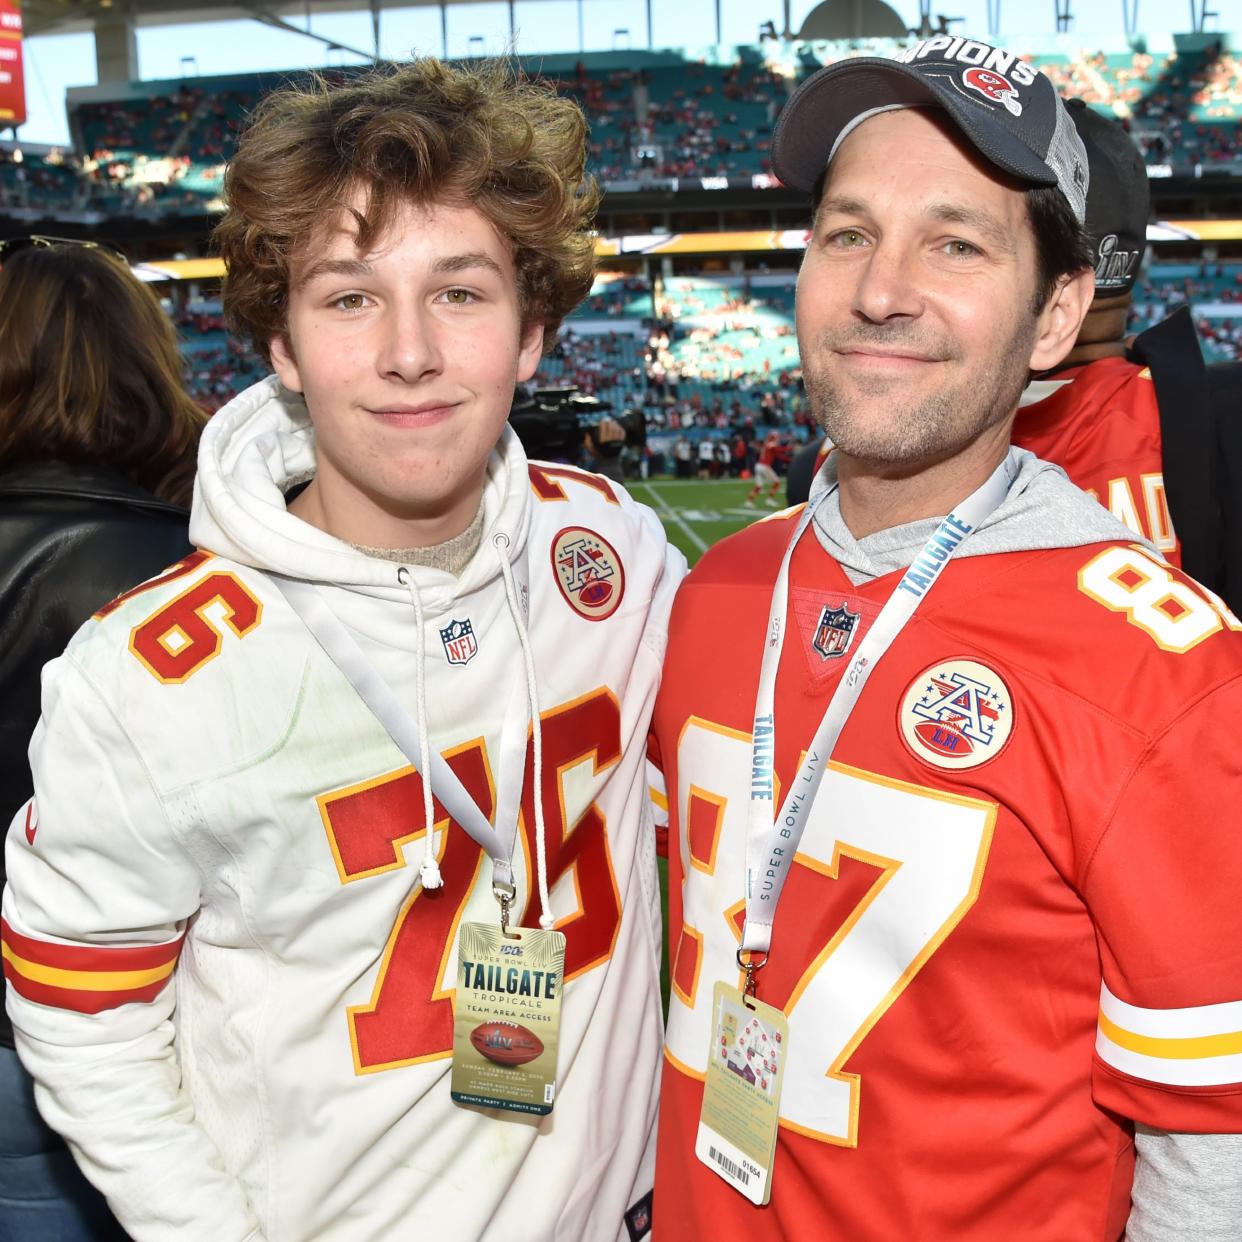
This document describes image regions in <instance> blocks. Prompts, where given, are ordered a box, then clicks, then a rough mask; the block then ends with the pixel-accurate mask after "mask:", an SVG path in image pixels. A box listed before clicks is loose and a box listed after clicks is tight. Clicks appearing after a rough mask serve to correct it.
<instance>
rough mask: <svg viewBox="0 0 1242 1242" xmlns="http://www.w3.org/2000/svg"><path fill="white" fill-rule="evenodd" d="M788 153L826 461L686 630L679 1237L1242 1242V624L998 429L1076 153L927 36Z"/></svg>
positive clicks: (1073, 291)
mask: <svg viewBox="0 0 1242 1242" xmlns="http://www.w3.org/2000/svg"><path fill="white" fill-rule="evenodd" d="M773 163H774V169H775V171H776V174H777V175H778V176H779V177H780V179H781V181H782V182H784V183H785V184H786V185H789V186H793V187H796V188H798V189H801V190H803V191H807V192H809V193H813V195H814V202H815V216H814V224H813V230H812V236H811V241H810V244H809V246H808V249H807V253H806V257H805V259H804V263H803V267H802V271H801V274H800V278H799V284H798V295H797V324H798V335H799V342H800V345H801V351H802V361H803V367H804V371H805V375H806V382H807V391H808V394H809V396H810V400H811V402H812V405H813V408H814V411H815V413H816V417H817V419H818V420H819V422H820V423H821V425H822V426H823V427H824V430H825V431H826V433H827V434H828V435H829V436H830V437H831V439H832V440H833V442H834V443H835V445H836V446H837V451H836V452H835V453H834V454H833V458H832V461H833V462H834V463H835V469H832V468H831V467H830V470H831V473H830V474H828V475H826V476H821V484H822V488H821V491H820V492H819V493H817V495H816V496H815V497H813V505H814V507H813V508H812V507H811V506H807V507H806V508H804V509H799V510H791V511H785V512H783V513H779V514H775V515H773V516H771V517H770V518H768V519H766V520H765V521H762V522H759V523H757V524H756V525H754V526H752V527H750V528H749V529H748V530H746V531H744V532H742V533H740V534H739V535H736V536H734V537H732V538H731V539H729V540H727V541H725V542H724V543H722V544H720V545H719V546H718V547H716V548H714V549H712V550H711V551H710V552H709V553H708V554H707V555H706V556H705V557H704V558H703V559H702V560H701V561H700V563H699V564H698V566H697V567H696V569H695V571H694V573H693V574H692V575H691V576H690V578H689V579H688V580H687V581H686V583H685V585H684V586H683V588H682V592H681V594H680V596H679V598H678V603H677V606H676V608H675V609H674V615H673V621H672V623H671V627H670V639H669V653H668V658H667V664H666V673H665V680H664V683H663V686H662V688H661V692H660V699H659V703H658V705H657V710H656V717H655V730H654V733H655V749H656V750H657V751H658V753H659V755H660V757H661V758H662V763H663V769H664V774H665V777H666V778H667V790H668V802H669V807H670V815H671V824H670V827H671V832H672V837H671V849H670V877H669V881H670V894H671V900H670V905H671V909H670V920H669V926H670V937H669V939H670V951H671V952H670V957H671V976H672V999H671V1003H670V1012H669V1022H668V1032H667V1036H666V1050H665V1055H666V1062H667V1064H666V1066H665V1073H664V1082H663V1088H662V1090H663V1094H662V1098H661V1119H660V1140H659V1153H658V1158H657V1200H658V1201H659V1202H660V1203H661V1213H660V1220H659V1224H658V1228H657V1234H658V1236H663V1237H666V1238H680V1237H704V1238H707V1237H710V1238H714V1239H719V1240H720V1242H730V1240H732V1239H743V1238H745V1239H763V1238H770V1239H776V1238H804V1237H834V1238H850V1239H860V1240H863V1239H866V1240H868V1242H870V1240H871V1239H876V1240H879V1239H885V1240H887V1239H892V1238H911V1239H913V1238H917V1239H928V1240H929V1242H931V1240H935V1242H939V1240H941V1239H949V1238H952V1239H954V1240H955V1242H996V1240H997V1239H1002V1238H1003V1239H1006V1240H1008V1239H1014V1240H1019V1239H1020V1240H1022V1242H1066V1240H1067V1239H1074V1240H1075V1242H1094V1240H1098V1242H1116V1240H1117V1239H1118V1238H1119V1237H1120V1235H1121V1234H1122V1232H1123V1230H1125V1229H1127V1225H1128V1230H1129V1235H1128V1236H1129V1237H1130V1239H1131V1240H1132V1242H1152V1240H1153V1239H1170V1238H1173V1237H1194V1238H1196V1239H1206V1238H1210V1239H1212V1240H1213V1242H1218V1240H1219V1242H1224V1239H1226V1238H1233V1237H1237V1236H1238V1232H1239V1228H1240V1227H1242V1224H1240V1222H1242V1204H1239V1202H1238V1183H1239V1179H1238V1175H1237V1167H1238V1142H1237V1139H1236V1138H1235V1137H1234V1136H1233V1134H1232V1133H1230V1132H1234V1131H1238V1130H1242V1081H1240V1080H1242V1055H1240V1054H1242V1040H1240V1039H1239V1035H1238V1030H1239V1019H1238V1014H1239V1012H1242V1003H1240V1001H1239V998H1242V966H1240V965H1239V961H1238V955H1237V945H1238V944H1239V943H1240V942H1242V914H1240V913H1239V909H1238V902H1237V900H1236V893H1235V892H1234V889H1235V888H1236V884H1235V881H1234V879H1233V877H1234V876H1235V875H1236V874H1237V870H1238V860H1237V851H1238V844H1237V842H1238V833H1237V831H1236V818H1235V811H1234V805H1235V803H1236V797H1237V794H1236V791H1237V778H1238V769H1239V761H1238V752H1237V746H1236V744H1235V742H1234V741H1233V736H1234V728H1233V724H1232V722H1233V720H1234V719H1235V718H1236V715H1237V712H1238V710H1239V708H1240V707H1242V640H1240V639H1239V637H1238V636H1237V634H1236V632H1235V631H1237V630H1238V629H1239V628H1242V623H1239V622H1238V620H1237V619H1236V618H1235V617H1234V616H1233V615H1232V614H1230V613H1227V612H1224V611H1222V609H1221V608H1220V607H1219V606H1218V605H1217V604H1216V602H1215V601H1213V600H1212V599H1211V598H1209V597H1207V596H1205V595H1204V594H1203V593H1201V592H1200V591H1199V590H1198V589H1197V588H1196V587H1195V586H1194V585H1193V584H1192V583H1190V582H1189V581H1188V580H1186V579H1185V578H1183V577H1182V576H1181V575H1180V574H1179V573H1178V571H1176V570H1174V569H1171V568H1169V567H1168V566H1166V565H1165V564H1164V563H1163V562H1162V561H1161V560H1160V559H1158V558H1157V557H1156V556H1155V555H1154V554H1153V553H1152V552H1151V551H1149V550H1147V549H1146V548H1144V547H1142V546H1139V545H1136V544H1135V542H1134V535H1133V533H1132V532H1131V531H1130V530H1128V529H1127V528H1126V527H1125V526H1123V525H1122V524H1121V523H1119V522H1117V521H1116V519H1114V518H1113V517H1111V515H1109V514H1108V513H1107V512H1106V511H1105V510H1104V509H1102V508H1101V507H1100V506H1098V505H1097V504H1096V503H1095V502H1094V501H1092V500H1091V499H1090V498H1089V497H1087V496H1085V495H1084V494H1083V493H1082V492H1081V491H1079V490H1078V489H1077V488H1075V487H1073V486H1072V485H1071V484H1070V483H1069V482H1068V481H1067V480H1066V479H1065V478H1064V476H1063V475H1062V474H1061V472H1060V471H1059V470H1057V469H1056V468H1055V467H1052V466H1049V465H1047V464H1045V463H1043V462H1041V461H1039V460H1038V459H1037V458H1034V457H1033V456H1031V455H1030V454H1028V453H1024V452H1022V451H1021V450H1016V449H1015V450H1011V449H1010V447H1009V439H1010V429H1011V427H1012V423H1013V418H1014V413H1015V410H1016V409H1017V405H1018V400H1019V397H1020V395H1021V393H1022V390H1023V388H1024V386H1025V384H1026V382H1027V376H1028V373H1029V372H1030V371H1046V370H1048V369H1049V368H1051V367H1053V366H1055V365H1056V364H1057V363H1058V362H1059V361H1060V360H1061V359H1062V358H1063V357H1064V356H1065V354H1066V353H1067V352H1068V350H1069V349H1070V347H1071V345H1072V344H1073V342H1074V340H1075V338H1076V336H1077V334H1078V330H1079V326H1080V324H1081V323H1082V320H1083V318H1084V316H1085V315H1086V312H1087V308H1088V306H1089V304H1090V301H1091V295H1092V273H1091V258H1090V252H1089V250H1088V248H1087V246H1086V243H1085V239H1084V237H1083V232H1082V227H1081V225H1082V219H1083V214H1084V199H1085V193H1086V189H1087V182H1086V156H1085V153H1084V152H1083V150H1082V146H1081V143H1080V141H1079V140H1078V139H1077V137H1076V135H1075V133H1074V130H1073V126H1072V124H1071V122H1070V120H1069V117H1068V115H1067V114H1066V113H1065V112H1064V110H1063V108H1062V106H1061V105H1060V103H1059V102H1058V100H1057V99H1056V96H1055V92H1054V91H1053V88H1052V85H1051V83H1050V82H1048V80H1047V79H1046V78H1045V77H1043V75H1041V74H1039V73H1038V72H1036V71H1035V70H1034V69H1033V68H1031V66H1029V65H1027V64H1026V63H1024V62H1023V61H1021V60H1019V59H1017V58H1016V57H1015V56H1013V55H1011V54H1008V53H1005V52H1003V51H999V50H997V49H993V48H989V47H987V46H986V45H984V44H981V43H977V42H973V41H968V40H964V39H961V38H955V37H948V36H945V37H943V38H933V39H931V40H928V41H926V42H923V43H920V44H918V45H916V46H915V47H914V48H912V49H910V50H909V51H908V52H906V53H905V55H904V56H903V57H902V58H901V63H898V62H891V61H883V60H876V59H871V58H859V59H854V60H847V61H843V62H841V63H839V64H837V65H834V66H830V67H829V68H827V69H825V70H823V71H821V72H820V73H817V74H816V75H814V76H813V77H811V78H810V79H809V80H808V81H807V82H806V83H805V84H804V85H803V86H802V87H801V88H800V89H799V91H798V92H797V93H796V94H795V96H794V97H793V98H792V99H791V101H790V102H789V104H788V105H787V106H786V109H785V111H784V112H783V114H782V117H781V120H780V123H779V125H778V128H777V131H776V135H775V140H774V159H773ZM800 536H804V537H800ZM722 618H723V619H724V620H723V621H722ZM773 910H775V914H774V913H773ZM751 988H753V989H755V990H757V1001H758V1003H761V1004H766V1005H768V1006H773V1007H776V1008H778V1009H780V1010H782V1011H783V1013H784V1015H785V1017H784V1018H783V1019H782V1018H780V1017H779V1015H774V1014H773V1012H772V1011H771V1010H768V1011H763V1012H764V1013H766V1017H761V1015H760V1013H759V1012H756V1011H753V1010H752V1014H753V1016H752V1017H750V1018H746V1019H745V1025H744V1026H742V1025H741V1023H740V1021H739V1018H738V1015H739V1014H742V1013H743V1009H742V1006H743V1005H746V1004H751V1005H753V1004H754V1003H755V1002H753V1001H750V1000H749V999H745V1000H744V999H743V998H742V996H741V992H742V990H750V989H751ZM755 1021H762V1022H763V1023H765V1024H766V1025H764V1026H763V1028H762V1030H760V1031H759V1032H758V1035H756V1034H755V1031H754V1028H753V1023H754V1022H755ZM782 1023H785V1024H786V1025H787V1031H783V1030H782V1026H781V1024H782ZM739 1029H741V1034H740V1035H739V1034H738V1031H739ZM748 1032H750V1033H749V1034H748ZM769 1032H771V1033H769ZM757 1038H758V1039H764V1038H766V1039H767V1041H768V1044H767V1046H768V1047H775V1048H778V1050H782V1051H780V1055H778V1056H776V1057H775V1058H773V1057H772V1056H769V1055H767V1054H766V1053H764V1052H763V1051H762V1050H761V1051H759V1052H756V1048H757V1047H759V1045H758V1044H757V1043H756V1039H757ZM748 1041H749V1042H748ZM743 1044H745V1045H746V1046H745V1047H743V1046H742V1045H743ZM709 1048H710V1053H709ZM735 1053H736V1055H735ZM755 1058H757V1060H756V1059H755ZM722 1062H723V1064H724V1066H725V1067H726V1068H727V1069H732V1070H734V1076H735V1077H741V1078H743V1079H745V1075H746V1071H747V1069H748V1065H758V1067H759V1071H760V1072H759V1073H758V1074H757V1075H755V1077H756V1079H757V1082H758V1086H757V1087H756V1086H754V1085H753V1084H752V1085H751V1086H750V1087H746V1086H745V1084H744V1086H743V1088H738V1089H735V1090H734V1096H738V1095H740V1096H741V1097H743V1098H742V1100H741V1103H740V1104H738V1105H737V1107H736V1108H735V1109H734V1111H733V1112H732V1114H730V1113H729V1111H728V1110H727V1109H722V1108H721V1106H720V1105H721V1101H722V1100H727V1099H728V1098H729V1096H728V1092H727V1091H726V1089H725V1087H724V1086H721V1085H720V1084H721V1083H722V1082H723V1083H725V1084H726V1085H727V1084H729V1083H731V1082H732V1080H731V1079H730V1078H729V1075H728V1074H727V1073H725V1072H723V1070H722V1068H721V1064H722ZM773 1066H777V1067H778V1068H779V1069H780V1071H781V1073H782V1075H783V1078H782V1079H780V1080H778V1081H780V1082H781V1085H780V1086H779V1098H778V1099H777V1100H776V1101H775V1102H773V1097H772V1094H771V1087H770V1085H765V1083H767V1084H770V1081H771V1077H770V1076H771V1074H772V1073H773V1072H774V1071H773V1069H772V1067H773ZM705 1080H706V1082H707V1084H708V1087H707V1089H706V1090H707V1092H708V1093H709V1094H706V1095H705V1086H704V1083H705ZM730 1089H733V1088H730ZM778 1116H779V1126H777V1124H776V1118H777V1117H778ZM765 1125H766V1126H767V1127H768V1128H765ZM748 1126H749V1127H750V1130H749V1132H746V1133H744V1132H743V1131H745V1130H746V1127H748ZM1136 1130H1137V1132H1138V1135H1139V1138H1138V1143H1139V1156H1140V1161H1139V1165H1138V1176H1137V1178H1134V1177H1133V1170H1134V1167H1135V1166H1134V1144H1135V1132H1136ZM725 1131H729V1134H731V1135H732V1138H730V1137H729V1134H725ZM716 1136H723V1138H724V1139H727V1140H728V1141H722V1142H717V1141H716ZM769 1141H770V1142H771V1143H772V1144H773V1147H772V1148H771V1149H770V1150H769V1148H768V1147H767V1144H768V1142H769ZM739 1152H740V1153H742V1154H743V1155H744V1157H745V1158H744V1159H738V1158H735V1157H736V1156H737V1155H738V1153H739ZM767 1193H770V1201H769V1202H768V1203H767V1206H766V1207H764V1208H757V1207H754V1206H752V1202H762V1201H763V1197H764V1195H765V1194H767ZM1132 1195H1133V1202H1134V1207H1133V1211H1132V1210H1131V1198H1132ZM748 1200H751V1201H752V1202H748ZM670 1201H675V1202H676V1203H677V1205H678V1209H679V1213H680V1220H679V1221H678V1223H677V1224H676V1225H675V1226H670V1224H669V1220H668V1217H667V1216H666V1215H665V1213H666V1212H667V1211H668V1208H667V1205H668V1204H669V1203H670ZM1170 1221H1173V1222H1175V1224H1174V1225H1171V1224H1170ZM1175 1229H1176V1230H1180V1232H1175V1231H1174V1230H1175Z"/></svg>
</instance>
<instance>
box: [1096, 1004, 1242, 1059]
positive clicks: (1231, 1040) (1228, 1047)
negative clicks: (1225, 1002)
mask: <svg viewBox="0 0 1242 1242" xmlns="http://www.w3.org/2000/svg"><path fill="white" fill-rule="evenodd" d="M1100 1031H1101V1033H1102V1034H1104V1035H1105V1036H1107V1038H1108V1039H1110V1040H1112V1042H1113V1043H1114V1044H1116V1045H1117V1047H1119V1048H1125V1049H1127V1050H1128V1051H1130V1052H1137V1053H1140V1054H1141V1055H1143V1056H1146V1057H1160V1058H1165V1059H1172V1060H1178V1061H1197V1060H1201V1059H1202V1058H1204V1057H1229V1056H1237V1055H1239V1054H1242V1031H1232V1032H1229V1033H1227V1034H1224V1035H1192V1036H1186V1037H1183V1038H1180V1039H1162V1038H1159V1037H1157V1036H1154V1035H1137V1034H1135V1033H1134V1032H1133V1031H1127V1030H1125V1029H1123V1028H1122V1027H1120V1026H1118V1025H1117V1024H1116V1023H1115V1022H1110V1021H1109V1019H1108V1018H1106V1017H1105V1016H1104V1015H1103V1014H1102V1013H1101V1014H1100Z"/></svg>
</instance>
